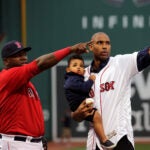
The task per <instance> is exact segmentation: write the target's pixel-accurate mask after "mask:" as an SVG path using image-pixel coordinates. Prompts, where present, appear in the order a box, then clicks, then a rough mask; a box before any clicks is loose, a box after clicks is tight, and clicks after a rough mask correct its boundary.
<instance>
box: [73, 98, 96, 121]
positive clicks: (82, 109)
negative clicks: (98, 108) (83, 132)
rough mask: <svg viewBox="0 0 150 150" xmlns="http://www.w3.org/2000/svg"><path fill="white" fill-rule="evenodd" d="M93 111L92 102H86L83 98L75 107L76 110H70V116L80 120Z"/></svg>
mask: <svg viewBox="0 0 150 150" xmlns="http://www.w3.org/2000/svg"><path fill="white" fill-rule="evenodd" d="M93 111H94V110H93V104H92V103H90V104H87V103H86V100H84V101H83V102H82V103H81V104H80V105H79V107H78V108H77V109H76V111H74V112H72V114H71V116H72V118H73V119H74V120H75V121H78V122H81V121H83V120H84V119H85V118H86V117H87V116H89V115H92V114H93Z"/></svg>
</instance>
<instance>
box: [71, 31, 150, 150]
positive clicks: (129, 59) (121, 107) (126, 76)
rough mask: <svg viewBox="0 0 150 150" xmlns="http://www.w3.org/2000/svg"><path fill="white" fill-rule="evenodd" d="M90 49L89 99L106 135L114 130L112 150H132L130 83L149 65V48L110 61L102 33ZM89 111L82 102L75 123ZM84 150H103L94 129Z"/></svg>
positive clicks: (109, 45) (107, 44)
mask: <svg viewBox="0 0 150 150" xmlns="http://www.w3.org/2000/svg"><path fill="white" fill-rule="evenodd" d="M91 40H92V41H93V43H92V44H90V45H89V49H90V50H91V51H92V52H93V58H94V59H93V62H92V63H91V65H90V66H88V67H87V68H86V72H85V77H87V78H88V77H89V76H90V74H91V73H94V74H95V75H96V80H95V84H94V85H93V88H92V92H90V93H92V94H91V97H93V98H94V100H95V102H94V104H95V107H96V108H97V109H98V110H99V113H100V114H101V116H102V119H103V125H104V130H105V133H106V134H107V133H110V132H111V131H113V130H115V131H116V133H117V134H116V135H115V136H113V137H112V138H111V140H112V142H114V143H115V144H116V147H115V148H114V150H134V139H133V128H132V124H131V101H130V97H131V79H132V77H133V76H134V75H136V74H137V73H139V72H140V71H142V70H143V69H145V68H146V67H147V66H149V65H150V48H149V47H147V48H145V49H143V50H141V51H138V52H134V53H132V54H125V55H116V56H115V57H110V52H111V43H110V38H109V36H108V35H107V34H105V33H103V32H98V33H95V34H94V35H93V36H92V39H91ZM90 110H91V107H87V105H86V104H85V102H83V103H82V104H81V105H80V106H79V107H78V109H77V110H76V111H75V112H74V113H73V115H72V117H73V118H74V120H76V121H82V120H83V118H84V116H87V115H89V113H90ZM87 150H103V149H102V147H101V144H100V141H99V140H98V137H97V136H96V134H95V132H94V129H93V127H92V125H91V128H90V130H89V133H88V140H87Z"/></svg>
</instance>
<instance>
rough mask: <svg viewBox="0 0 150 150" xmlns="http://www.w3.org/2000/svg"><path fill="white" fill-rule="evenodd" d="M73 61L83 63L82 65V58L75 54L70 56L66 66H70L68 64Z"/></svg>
mask: <svg viewBox="0 0 150 150" xmlns="http://www.w3.org/2000/svg"><path fill="white" fill-rule="evenodd" d="M73 59H79V60H81V61H83V63H84V59H83V57H82V56H81V55H78V54H75V55H72V56H71V57H70V58H69V59H68V66H69V65H70V62H71V60H73Z"/></svg>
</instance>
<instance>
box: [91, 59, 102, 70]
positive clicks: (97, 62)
mask: <svg viewBox="0 0 150 150" xmlns="http://www.w3.org/2000/svg"><path fill="white" fill-rule="evenodd" d="M100 64H101V61H100V60H94V64H93V69H98V68H99V66H100Z"/></svg>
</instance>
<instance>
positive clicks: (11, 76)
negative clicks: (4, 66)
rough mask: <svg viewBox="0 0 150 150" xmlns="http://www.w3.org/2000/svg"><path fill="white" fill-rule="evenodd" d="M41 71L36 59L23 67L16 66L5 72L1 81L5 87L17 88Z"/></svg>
mask: <svg viewBox="0 0 150 150" xmlns="http://www.w3.org/2000/svg"><path fill="white" fill-rule="evenodd" d="M38 73H40V70H39V69H38V66H37V63H36V61H33V62H31V63H29V64H26V65H24V66H21V67H14V68H11V69H8V70H6V71H4V72H3V74H2V75H1V82H2V83H3V84H2V85H3V86H5V88H8V89H9V91H10V90H17V89H19V88H21V87H22V86H23V85H25V84H27V83H28V82H29V81H30V80H31V78H33V77H34V76H35V75H37V74H38Z"/></svg>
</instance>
